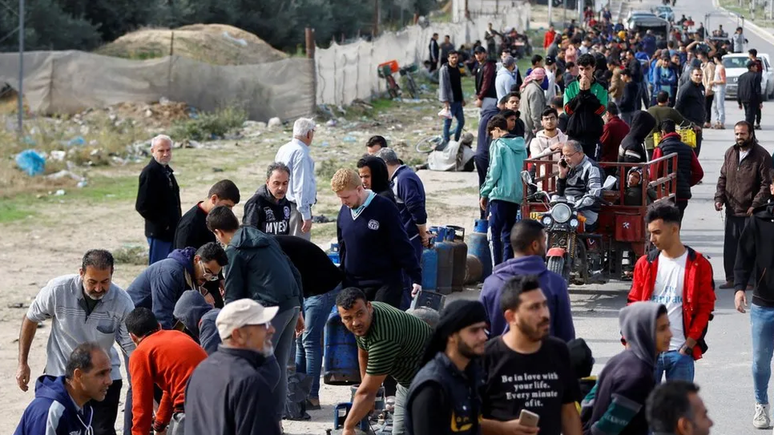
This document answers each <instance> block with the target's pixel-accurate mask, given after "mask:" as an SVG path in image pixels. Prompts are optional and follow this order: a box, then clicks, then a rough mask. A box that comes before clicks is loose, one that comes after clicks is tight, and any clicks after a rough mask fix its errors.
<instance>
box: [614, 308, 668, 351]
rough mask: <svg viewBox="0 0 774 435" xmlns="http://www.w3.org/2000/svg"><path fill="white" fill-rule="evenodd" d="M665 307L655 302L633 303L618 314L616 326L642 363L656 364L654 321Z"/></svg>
mask: <svg viewBox="0 0 774 435" xmlns="http://www.w3.org/2000/svg"><path fill="white" fill-rule="evenodd" d="M659 310H663V312H664V313H666V307H664V306H663V305H661V304H657V303H655V302H649V301H647V302H635V303H633V304H631V305H629V306H627V307H625V308H623V309H622V310H621V312H620V313H618V325H619V326H620V328H621V333H622V334H623V338H624V340H626V344H627V345H628V346H629V349H630V350H631V351H632V352H634V354H635V355H636V356H637V358H639V359H640V360H642V361H643V362H645V363H647V364H649V365H654V364H655V362H656V357H657V355H656V319H658V313H659Z"/></svg>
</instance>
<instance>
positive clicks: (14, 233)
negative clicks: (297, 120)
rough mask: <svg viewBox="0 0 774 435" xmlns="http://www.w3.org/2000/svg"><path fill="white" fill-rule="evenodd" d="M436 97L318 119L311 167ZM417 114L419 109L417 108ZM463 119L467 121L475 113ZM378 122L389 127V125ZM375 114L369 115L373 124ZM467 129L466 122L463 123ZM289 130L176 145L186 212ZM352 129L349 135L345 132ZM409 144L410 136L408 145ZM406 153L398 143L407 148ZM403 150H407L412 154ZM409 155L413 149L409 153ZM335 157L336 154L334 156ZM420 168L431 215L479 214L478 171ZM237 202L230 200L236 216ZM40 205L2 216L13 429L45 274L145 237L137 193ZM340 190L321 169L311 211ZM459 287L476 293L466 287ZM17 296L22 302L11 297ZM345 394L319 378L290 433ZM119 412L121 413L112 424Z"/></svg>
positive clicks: (265, 157) (259, 160)
mask: <svg viewBox="0 0 774 435" xmlns="http://www.w3.org/2000/svg"><path fill="white" fill-rule="evenodd" d="M437 110H438V109H437V107H435V106H434V103H431V102H426V103H423V104H420V105H417V104H403V105H399V107H398V108H396V109H393V110H392V111H391V112H390V115H389V117H392V118H395V119H392V118H391V119H392V120H391V121H389V122H388V121H384V116H381V117H380V118H379V119H382V121H383V122H382V123H381V124H380V123H372V122H370V121H369V122H368V123H360V124H358V123H351V122H344V121H342V122H340V123H339V126H338V127H325V126H324V125H321V126H320V127H318V130H317V136H316V141H315V144H313V146H312V155H313V157H314V158H315V160H316V162H317V165H318V169H319V168H320V166H321V165H322V164H323V162H325V161H329V162H328V163H329V164H335V165H338V166H344V165H351V166H353V167H354V164H353V163H354V161H355V160H356V158H357V157H359V156H360V155H361V154H362V153H363V152H364V150H365V147H364V144H365V140H366V139H367V137H369V136H370V135H371V134H385V135H389V136H390V139H391V140H393V141H394V142H395V143H397V142H399V141H406V142H407V143H409V144H413V143H415V139H416V137H420V136H422V135H424V136H427V135H428V134H434V133H435V132H437V131H439V129H440V123H439V122H437V121H436V118H427V117H425V118H424V119H423V117H422V115H427V114H429V113H432V112H433V111H437ZM418 115H419V116H418ZM470 118H471V119H469V120H468V122H469V125H471V124H472V121H473V120H474V119H472V118H473V117H472V116H471V117H470ZM384 123H388V124H390V125H391V127H389V128H387V127H386V125H385V124H384ZM374 124H376V125H374ZM469 129H470V127H469ZM289 137H290V133H288V132H286V131H274V132H272V131H266V130H264V131H262V132H261V134H260V135H256V134H255V133H254V135H253V136H252V137H251V138H249V139H240V140H238V141H224V142H217V143H213V144H206V145H205V147H204V148H198V149H183V150H175V151H174V156H173V161H172V166H173V168H174V169H175V171H176V172H175V173H176V175H177V177H178V180H179V182H180V185H181V196H182V204H183V212H185V211H186V210H188V209H189V208H190V207H191V206H193V205H194V204H195V203H196V202H197V201H199V200H200V199H203V197H204V196H205V195H206V193H207V190H208V189H209V187H210V186H211V185H212V184H213V183H214V182H216V181H218V180H220V179H223V178H230V179H232V180H234V181H235V182H236V183H237V185H238V186H240V187H241V189H242V204H243V203H244V202H245V201H246V200H247V199H248V198H249V196H250V195H251V194H252V192H253V191H254V190H255V189H256V188H257V187H258V186H259V185H260V184H262V183H263V180H264V179H265V178H264V177H265V176H264V171H265V168H266V166H267V165H268V164H269V163H270V162H271V159H272V158H273V156H274V154H275V152H276V149H277V148H278V147H279V146H280V145H282V144H283V143H284V142H286V141H287V140H288V138H289ZM347 137H350V138H351V137H355V141H352V140H351V139H347ZM410 147H411V148H413V145H410ZM407 154H408V153H404V158H405V157H406V156H407ZM409 157H410V156H409ZM414 157H417V156H416V154H415V155H414ZM331 162H333V163H331ZM141 168H142V165H132V166H126V167H123V168H120V169H116V168H112V169H103V170H91V171H90V173H89V174H90V175H91V176H96V175H108V176H110V177H129V176H130V177H136V176H137V175H138V174H139V172H140V170H141ZM420 176H421V178H422V180H423V181H424V183H425V188H426V190H427V192H428V196H429V197H430V198H429V200H428V214H429V216H430V224H431V225H438V224H450V225H461V226H465V227H467V228H468V230H471V229H472V225H473V220H474V219H475V218H477V216H478V213H477V211H476V210H477V209H476V206H477V201H476V190H477V189H476V186H477V185H476V180H477V178H476V174H475V173H433V172H428V171H421V172H420ZM242 204H240V205H239V206H237V208H236V209H235V211H236V213H237V215H238V216H239V217H241V215H242V207H241V205H242ZM30 207H31V208H32V209H35V210H36V211H37V214H36V215H35V216H34V217H30V218H28V219H24V220H20V221H15V222H12V223H7V224H2V225H0V230H1V231H2V234H3V237H2V239H0V247H2V249H0V275H1V276H3V284H2V294H3V298H2V301H0V379H1V380H2V382H0V385H2V390H1V391H2V394H0V409H2V413H1V414H0V415H2V417H3V418H0V433H11V432H12V431H13V429H14V428H15V427H16V425H17V423H18V421H19V418H20V416H21V414H22V412H23V410H24V409H25V407H26V406H27V404H28V403H29V402H30V401H31V400H32V399H33V397H34V396H33V393H32V391H30V392H27V393H23V392H22V391H21V390H19V388H18V387H17V386H16V382H15V372H16V367H17V363H16V361H17V346H18V343H17V337H18V330H19V327H20V324H21V319H22V317H23V316H24V314H25V313H26V307H27V306H28V305H29V303H30V301H31V300H32V299H33V298H34V296H35V295H36V294H37V292H38V291H39V289H40V288H41V287H42V286H43V285H45V283H46V282H47V281H48V280H49V279H51V278H53V277H56V276H59V275H62V274H68V273H76V272H77V270H78V266H79V263H80V259H81V256H82V255H83V253H84V252H85V251H86V250H88V249H90V248H106V249H109V250H116V249H119V248H122V247H125V246H127V245H140V246H144V245H145V243H146V242H145V238H144V236H143V222H142V219H141V218H140V216H139V215H138V214H137V213H136V212H135V211H134V199H133V197H132V199H131V200H124V201H118V200H111V199H110V198H105V199H104V200H100V199H99V198H97V199H94V200H88V201H78V200H75V199H74V198H73V199H70V198H68V195H67V194H66V195H64V196H62V197H61V201H59V202H55V203H53V204H52V203H47V204H30ZM338 208H339V204H338V202H337V198H336V197H335V195H333V194H332V193H331V191H330V188H329V184H328V180H323V179H320V177H318V204H317V206H316V207H315V214H323V215H326V216H327V217H329V218H331V219H334V220H335V217H336V213H337V212H338ZM312 233H313V235H314V241H315V242H316V243H318V244H320V245H321V246H323V247H324V248H327V247H328V246H329V243H330V241H331V239H332V238H334V237H335V224H333V223H329V224H316V225H315V226H314V227H313V229H312ZM142 269H143V267H142V266H134V265H126V264H118V265H117V267H116V271H115V275H114V280H115V282H116V283H117V284H118V285H119V286H121V287H123V288H125V287H126V286H127V285H128V284H129V283H131V281H132V280H133V278H134V277H135V276H136V275H137V274H138V273H139V272H140V271H141V270H142ZM466 293H468V294H458V295H457V296H460V295H464V296H468V297H473V296H474V295H475V294H474V293H473V292H466ZM19 305H21V307H18V306H19ZM49 329H50V325H49V324H47V323H44V324H43V327H41V328H40V329H39V330H38V332H37V336H36V338H35V340H34V343H33V346H32V351H31V355H30V366H31V367H32V373H33V376H37V375H39V374H41V373H42V370H43V366H44V364H45V344H46V340H47V337H48V334H49ZM348 398H349V388H348V387H328V386H324V387H323V389H322V391H321V399H322V404H323V409H322V410H321V411H316V412H311V413H310V414H311V415H312V417H313V419H312V421H311V422H285V428H286V431H287V432H288V433H296V434H301V433H304V434H307V433H314V434H322V433H325V429H326V428H328V427H330V423H331V421H332V419H331V418H332V409H333V406H334V405H335V403H337V402H341V401H346V400H348ZM121 421H122V415H119V426H120V422H121Z"/></svg>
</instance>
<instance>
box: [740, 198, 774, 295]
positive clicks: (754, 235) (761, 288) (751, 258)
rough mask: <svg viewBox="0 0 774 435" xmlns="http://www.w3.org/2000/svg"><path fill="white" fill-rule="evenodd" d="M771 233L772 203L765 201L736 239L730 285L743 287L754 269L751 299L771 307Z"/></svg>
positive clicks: (773, 288) (773, 248) (773, 259)
mask: <svg viewBox="0 0 774 435" xmlns="http://www.w3.org/2000/svg"><path fill="white" fill-rule="evenodd" d="M772 234H774V202H771V201H769V203H768V204H765V205H763V206H761V207H758V208H756V209H755V210H754V211H753V215H752V216H751V217H750V218H749V219H748V221H747V226H745V228H744V230H743V231H742V236H741V237H740V238H739V251H738V252H737V254H736V265H735V267H734V288H735V289H737V291H738V290H744V289H746V288H747V283H748V282H749V281H750V276H751V275H752V273H753V271H755V273H756V275H755V279H754V280H753V282H755V289H754V290H753V300H752V302H753V303H754V304H755V305H758V306H762V307H774V274H773V273H771V272H772V271H771V268H772V267H774V244H772V243H771V235H772Z"/></svg>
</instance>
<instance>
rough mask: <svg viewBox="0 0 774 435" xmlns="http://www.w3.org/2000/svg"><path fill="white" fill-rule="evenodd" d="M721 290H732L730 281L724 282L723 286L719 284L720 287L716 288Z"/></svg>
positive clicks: (732, 285) (732, 284)
mask: <svg viewBox="0 0 774 435" xmlns="http://www.w3.org/2000/svg"><path fill="white" fill-rule="evenodd" d="M718 288H719V289H721V290H728V289H732V288H734V283H733V282H731V281H726V282H725V283H724V284H721V285H720V287H718Z"/></svg>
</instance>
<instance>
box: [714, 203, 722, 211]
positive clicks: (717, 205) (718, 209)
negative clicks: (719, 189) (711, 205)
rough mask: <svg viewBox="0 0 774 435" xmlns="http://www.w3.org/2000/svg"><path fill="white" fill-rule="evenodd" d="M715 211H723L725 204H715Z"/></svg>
mask: <svg viewBox="0 0 774 435" xmlns="http://www.w3.org/2000/svg"><path fill="white" fill-rule="evenodd" d="M715 210H717V211H721V210H723V203H722V202H716V203H715Z"/></svg>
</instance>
